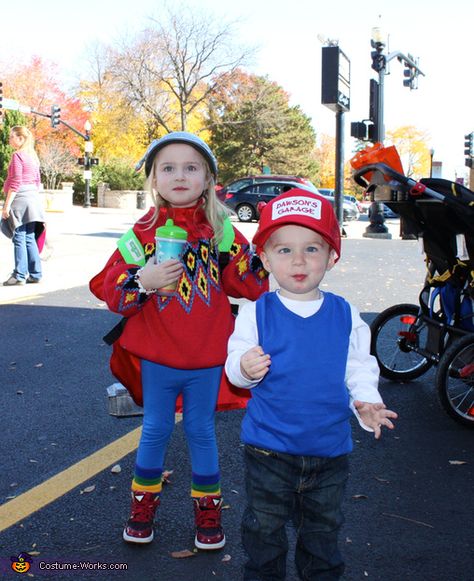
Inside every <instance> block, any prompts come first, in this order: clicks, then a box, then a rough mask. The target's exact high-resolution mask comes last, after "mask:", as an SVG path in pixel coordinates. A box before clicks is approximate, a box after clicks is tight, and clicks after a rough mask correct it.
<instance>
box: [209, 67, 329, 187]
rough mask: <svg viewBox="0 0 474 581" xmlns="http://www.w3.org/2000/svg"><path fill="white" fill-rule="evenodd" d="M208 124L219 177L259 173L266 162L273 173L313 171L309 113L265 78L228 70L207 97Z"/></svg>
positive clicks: (316, 169)
mask: <svg viewBox="0 0 474 581" xmlns="http://www.w3.org/2000/svg"><path fill="white" fill-rule="evenodd" d="M222 86H223V84H222ZM209 123H210V125H209V128H210V130H211V132H212V137H211V145H212V147H213V148H214V151H215V153H216V156H217V159H218V160H219V164H220V170H219V174H220V179H221V181H224V182H225V181H228V180H230V179H232V178H235V177H238V176H241V175H246V174H251V173H260V172H261V171H262V169H263V167H264V166H268V167H270V170H271V172H272V173H283V174H299V175H304V176H307V177H309V178H310V179H311V178H314V177H315V176H316V175H317V171H318V167H317V163H316V161H315V159H314V157H313V155H312V154H313V150H314V146H315V133H314V130H313V129H312V127H311V123H310V119H309V117H307V116H306V115H305V114H304V113H302V111H301V109H300V108H299V107H298V106H290V105H289V100H288V95H287V94H286V93H285V92H284V91H283V89H282V88H281V87H280V86H279V85H277V84H276V83H274V82H271V81H269V80H268V79H267V78H265V77H258V76H255V75H249V74H246V73H244V72H242V71H238V72H237V73H236V74H233V75H228V77H227V83H226V84H225V88H224V89H223V90H221V91H220V92H219V93H217V94H216V95H214V96H213V97H212V98H211V100H210V105H209Z"/></svg>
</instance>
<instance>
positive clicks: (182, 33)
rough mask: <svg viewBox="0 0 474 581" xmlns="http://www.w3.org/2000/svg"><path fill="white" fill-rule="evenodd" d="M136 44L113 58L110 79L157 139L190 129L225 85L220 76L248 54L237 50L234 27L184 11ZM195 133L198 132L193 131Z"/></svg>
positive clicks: (167, 17)
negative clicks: (220, 84) (194, 120)
mask: <svg viewBox="0 0 474 581" xmlns="http://www.w3.org/2000/svg"><path fill="white" fill-rule="evenodd" d="M151 23H152V24H151V26H149V27H148V28H147V29H146V30H145V31H143V32H142V33H141V34H140V35H138V36H136V37H135V38H133V39H132V41H131V42H127V43H125V42H123V43H122V44H121V45H119V46H115V47H114V48H113V50H111V52H110V54H109V63H108V67H107V74H108V75H110V82H111V83H112V84H113V86H114V91H115V93H116V95H121V96H122V97H123V98H124V99H125V100H126V102H127V103H128V106H129V107H130V108H132V109H133V110H134V111H136V112H139V113H141V114H142V115H143V116H144V117H145V118H147V125H148V126H149V127H150V126H152V127H153V133H154V136H155V137H156V134H157V130H158V131H159V132H160V133H162V134H163V133H168V132H170V131H175V130H189V129H191V127H190V125H191V123H190V118H193V117H194V118H198V119H199V120H200V123H198V125H200V127H199V128H201V127H202V118H203V115H204V112H205V103H206V101H207V100H208V99H209V97H210V95H212V94H213V93H215V92H216V91H217V90H218V88H219V83H220V82H221V76H220V75H219V73H220V72H223V71H232V70H235V69H236V68H237V67H238V66H239V65H240V64H242V62H243V61H244V60H245V58H246V56H247V53H246V52H245V51H239V50H237V49H236V48H235V46H234V45H233V41H232V39H233V25H232V24H230V23H225V22H222V20H219V21H218V20H217V19H216V18H215V17H212V16H210V15H209V14H208V13H204V12H203V11H202V10H200V11H199V13H197V12H193V11H191V10H190V9H189V8H187V9H186V10H183V9H182V6H177V7H175V9H174V11H172V10H168V12H167V13H165V14H164V18H163V19H160V20H157V19H152V20H151ZM192 130H196V128H194V127H193V128H192Z"/></svg>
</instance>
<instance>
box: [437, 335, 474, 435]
mask: <svg viewBox="0 0 474 581" xmlns="http://www.w3.org/2000/svg"><path fill="white" fill-rule="evenodd" d="M435 382H436V389H437V391H438V396H439V401H440V403H441V406H442V408H443V409H444V410H445V411H446V412H447V413H448V414H449V415H450V416H451V417H452V418H453V419H455V420H456V421H458V422H460V423H461V424H464V425H465V426H469V427H471V428H474V334H470V335H466V336H465V337H461V338H460V339H457V341H455V342H454V343H453V344H452V345H450V347H448V349H446V351H445V352H444V354H443V356H442V357H441V359H440V361H439V365H438V369H437V371H436V379H435Z"/></svg>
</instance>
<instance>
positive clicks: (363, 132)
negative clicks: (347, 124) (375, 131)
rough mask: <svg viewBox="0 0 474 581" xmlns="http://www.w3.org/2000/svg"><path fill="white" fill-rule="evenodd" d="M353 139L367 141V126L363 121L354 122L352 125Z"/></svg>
mask: <svg viewBox="0 0 474 581" xmlns="http://www.w3.org/2000/svg"><path fill="white" fill-rule="evenodd" d="M351 137H355V138H356V139H360V140H361V141H366V140H367V125H366V123H364V122H363V121H353V122H352V123H351Z"/></svg>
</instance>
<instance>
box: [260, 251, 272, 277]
mask: <svg viewBox="0 0 474 581" xmlns="http://www.w3.org/2000/svg"><path fill="white" fill-rule="evenodd" d="M260 260H261V261H262V264H263V268H264V269H265V270H266V271H267V272H271V271H272V268H271V266H270V262H269V260H268V258H267V255H266V254H265V251H264V250H262V252H260Z"/></svg>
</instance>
